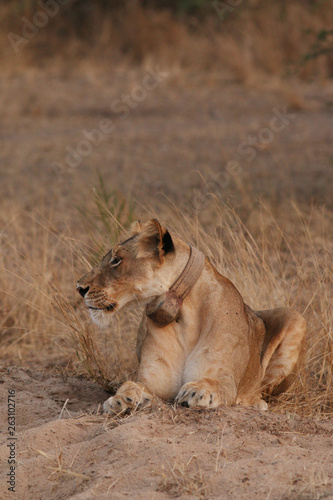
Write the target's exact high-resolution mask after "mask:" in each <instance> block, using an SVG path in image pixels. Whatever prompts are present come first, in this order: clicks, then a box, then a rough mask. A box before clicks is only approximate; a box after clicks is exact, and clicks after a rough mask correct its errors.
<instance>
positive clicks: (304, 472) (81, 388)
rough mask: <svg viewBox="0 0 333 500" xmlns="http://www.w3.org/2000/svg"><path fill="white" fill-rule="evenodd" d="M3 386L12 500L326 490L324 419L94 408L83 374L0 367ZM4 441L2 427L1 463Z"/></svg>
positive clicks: (95, 392)
mask: <svg viewBox="0 0 333 500" xmlns="http://www.w3.org/2000/svg"><path fill="white" fill-rule="evenodd" d="M8 389H15V390H16V393H17V397H16V399H17V410H16V415H17V434H16V436H17V451H18V462H19V465H18V469H17V470H18V476H17V493H16V495H15V498H17V499H28V498H29V499H33V500H37V499H44V498H50V499H61V498H63V499H73V500H74V499H75V500H83V499H87V500H88V499H91V498H94V497H95V496H96V497H98V498H101V499H104V498H105V499H106V498H116V499H122V498H156V499H158V498H170V497H188V498H226V499H229V498H244V499H245V498H254V497H256V498H259V499H266V498H272V499H287V498H288V499H290V498H295V499H296V498H298V499H299V498H303V499H312V498H331V495H333V467H332V465H333V455H332V447H333V437H332V435H333V423H332V422H328V421H319V420H314V419H313V420H311V419H304V418H300V417H299V416H297V415H295V414H293V415H292V414H288V415H278V414H274V413H271V412H266V413H265V412H263V413H260V412H258V411H256V410H252V409H247V408H242V407H233V408H229V409H225V408H221V409H218V410H213V411H208V410H197V411H193V410H187V409H184V408H179V409H175V408H173V407H172V406H168V405H165V406H163V407H161V408H155V409H154V410H152V411H145V412H138V413H136V414H134V415H132V416H126V417H123V418H117V419H116V418H112V417H108V416H105V415H101V414H100V413H99V412H98V403H100V402H101V401H103V399H104V398H105V397H106V396H107V393H106V392H105V391H103V390H102V389H100V388H99V387H98V386H97V385H95V384H94V383H92V382H90V381H89V380H86V379H84V378H78V377H73V376H70V377H68V378H67V379H64V378H63V377H61V376H60V375H52V374H46V373H42V372H32V371H29V370H22V369H18V368H10V369H7V370H3V371H2V372H1V399H2V400H3V401H5V400H6V394H7V390H8ZM67 400H68V401H67ZM66 401H67V404H66V410H64V411H63V412H62V411H61V410H62V408H63V405H64V403H65V402H66ZM1 408H2V412H1V413H2V417H1V420H2V422H1V427H2V429H6V405H5V404H2V406H1ZM67 410H68V411H67ZM60 415H61V419H59V416H60ZM6 444H7V436H6V432H4V433H3V435H2V438H1V447H0V456H1V462H2V463H3V464H5V461H6V458H7V455H8V448H7V446H6ZM6 472H7V471H6V466H4V467H2V473H1V483H2V484H1V489H2V491H3V492H4V491H6V489H7V488H6V484H5V482H6ZM7 496H8V498H11V497H10V494H8V495H6V498H7ZM3 498H4V497H3Z"/></svg>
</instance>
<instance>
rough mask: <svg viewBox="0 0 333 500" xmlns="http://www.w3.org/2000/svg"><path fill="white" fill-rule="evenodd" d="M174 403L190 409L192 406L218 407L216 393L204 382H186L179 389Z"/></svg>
mask: <svg viewBox="0 0 333 500" xmlns="http://www.w3.org/2000/svg"><path fill="white" fill-rule="evenodd" d="M176 403H177V404H180V405H181V406H186V407H187V408H191V407H193V406H205V407H208V408H216V407H217V406H218V405H219V397H218V393H217V391H214V389H213V387H211V386H210V385H209V384H206V383H204V382H200V381H199V382H188V383H187V384H185V385H183V387H182V388H181V389H180V391H179V393H178V395H177V397H176Z"/></svg>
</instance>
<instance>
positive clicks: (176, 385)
mask: <svg viewBox="0 0 333 500" xmlns="http://www.w3.org/2000/svg"><path fill="white" fill-rule="evenodd" d="M77 290H78V292H79V293H80V295H81V296H82V297H84V300H85V303H86V305H87V306H88V308H89V310H90V314H91V317H92V319H93V320H94V321H95V322H96V323H98V324H100V325H104V326H105V325H107V324H109V322H110V319H111V318H112V316H113V315H114V313H115V311H119V310H120V309H121V308H122V307H124V306H125V305H128V304H131V303H132V304H133V305H135V304H137V303H138V302H140V303H142V302H143V303H144V304H146V310H145V313H144V315H143V318H142V321H141V325H140V328H139V331H138V338H137V355H138V359H139V368H138V373H137V377H136V381H135V382H125V383H124V384H123V385H122V386H121V387H120V388H119V390H118V391H117V393H116V395H115V396H113V397H111V398H109V399H108V400H107V401H106V402H105V403H104V410H105V411H114V412H120V411H126V410H128V409H132V408H135V407H137V406H140V405H143V404H147V403H149V402H150V401H151V400H152V399H153V397H154V396H157V397H159V398H161V399H164V400H167V401H172V400H175V401H176V403H178V404H181V405H182V406H186V407H195V406H205V407H210V408H213V407H217V406H219V405H221V404H222V405H232V404H234V403H241V404H243V405H253V406H256V407H258V408H260V409H266V408H267V403H266V402H265V401H264V400H263V399H262V393H263V392H264V394H267V395H269V394H272V395H277V394H279V393H280V392H282V391H284V390H285V389H286V388H287V387H288V386H289V385H290V384H291V382H292V380H293V379H294V378H295V375H296V374H297V371H298V369H299V367H300V364H301V361H302V356H301V352H303V351H304V349H303V346H304V339H305V332H306V324H305V320H304V319H303V318H302V316H301V315H300V314H298V313H297V312H295V311H293V310H291V309H287V308H281V309H271V310H266V311H252V310H251V309H250V307H248V306H247V305H246V304H244V302H243V299H242V297H241V295H240V293H239V292H238V290H237V289H236V288H235V287H234V285H233V284H232V283H231V282H230V281H229V280H228V279H227V278H224V277H223V276H221V275H220V274H219V273H218V272H217V270H216V269H215V268H214V267H213V266H212V264H211V263H210V261H209V259H208V258H207V257H206V258H205V257H204V256H203V254H201V252H199V251H198V250H196V249H194V248H192V247H191V246H189V245H188V244H187V243H185V242H184V241H183V240H182V239H180V238H179V237H178V236H176V235H174V234H172V233H171V234H170V232H169V231H167V230H166V229H165V228H163V227H162V226H161V224H160V223H159V222H158V221H157V220H156V219H153V220H151V221H149V222H146V223H143V224H141V223H140V222H136V223H135V224H134V225H133V226H132V228H131V234H130V237H129V238H128V239H127V240H126V241H124V242H122V243H120V244H119V245H117V246H115V247H114V248H113V249H112V250H110V251H109V253H108V254H107V255H106V256H105V257H104V258H103V259H102V261H101V262H100V263H99V264H98V265H97V266H96V267H94V268H93V269H92V270H91V271H90V272H89V273H88V274H86V275H85V276H83V278H81V279H80V280H79V282H78V284H77Z"/></svg>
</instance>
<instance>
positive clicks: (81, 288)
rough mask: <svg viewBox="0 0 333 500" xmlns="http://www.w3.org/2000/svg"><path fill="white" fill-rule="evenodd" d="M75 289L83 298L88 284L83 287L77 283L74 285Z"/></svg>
mask: <svg viewBox="0 0 333 500" xmlns="http://www.w3.org/2000/svg"><path fill="white" fill-rule="evenodd" d="M76 289H77V291H78V292H79V294H80V295H81V297H83V298H84V296H85V294H86V293H87V292H88V290H89V286H87V287H86V288H83V286H80V285H77V286H76Z"/></svg>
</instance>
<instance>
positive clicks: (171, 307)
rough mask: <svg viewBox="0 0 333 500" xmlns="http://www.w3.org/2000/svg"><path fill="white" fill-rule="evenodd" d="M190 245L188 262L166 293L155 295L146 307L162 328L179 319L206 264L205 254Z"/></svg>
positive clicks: (147, 311) (153, 319) (157, 324)
mask: <svg viewBox="0 0 333 500" xmlns="http://www.w3.org/2000/svg"><path fill="white" fill-rule="evenodd" d="M189 247H190V256H189V259H188V261H187V264H186V266H185V268H184V270H183V272H182V273H181V275H180V276H179V277H178V278H177V279H176V281H175V282H174V284H173V285H172V286H171V287H170V288H169V290H168V291H167V292H166V293H163V294H162V295H158V296H157V297H155V298H154V299H153V300H152V301H151V302H149V304H148V305H147V308H146V315H147V316H148V318H150V319H151V320H152V321H153V322H154V323H155V325H156V326H158V327H160V328H162V327H163V326H166V325H169V324H170V323H172V321H174V320H175V319H177V317H178V315H179V310H180V308H181V306H182V304H183V301H184V299H185V297H186V296H187V294H188V293H189V292H190V290H191V289H192V287H193V286H194V285H195V283H196V282H197V281H198V279H199V277H200V275H201V273H202V270H203V268H204V265H205V256H204V254H203V253H202V252H200V251H199V250H198V249H197V248H194V247H192V246H191V245H189Z"/></svg>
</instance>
